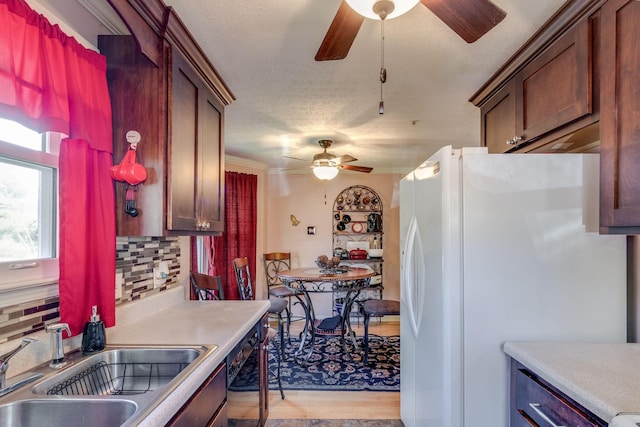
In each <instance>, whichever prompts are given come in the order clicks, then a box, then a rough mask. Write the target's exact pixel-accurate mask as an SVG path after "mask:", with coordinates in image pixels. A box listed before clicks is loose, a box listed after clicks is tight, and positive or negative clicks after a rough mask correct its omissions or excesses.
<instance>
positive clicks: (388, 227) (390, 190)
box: [265, 171, 402, 316]
mask: <svg viewBox="0 0 640 427" xmlns="http://www.w3.org/2000/svg"><path fill="white" fill-rule="evenodd" d="M401 178H402V175H396V174H369V175H366V174H361V173H353V172H344V171H342V172H340V174H339V175H338V177H337V178H335V179H333V180H332V181H329V182H328V183H327V184H324V183H323V182H321V181H320V180H318V179H317V178H315V177H314V176H313V175H312V174H299V175H297V174H296V175H294V174H269V175H268V199H267V214H266V217H267V218H268V224H269V227H268V229H267V240H266V246H265V249H266V251H267V252H276V251H278V252H291V257H292V267H293V268H298V267H313V266H315V264H314V261H315V259H316V258H317V257H318V256H319V255H327V256H331V254H332V241H333V235H332V232H333V211H332V209H333V202H334V200H335V198H336V197H337V195H338V194H339V193H340V192H341V191H342V190H344V189H345V188H347V187H349V186H352V185H365V186H367V187H370V188H372V189H373V190H374V191H375V192H376V193H378V195H379V196H380V198H381V199H382V208H383V230H384V239H383V243H384V245H383V246H384V269H383V278H382V280H383V285H384V298H388V299H396V300H398V299H399V298H400V255H399V249H398V248H399V244H400V236H399V207H398V197H399V194H398V184H399V181H400V179H401ZM325 192H326V198H325ZM292 214H293V215H295V216H296V218H297V219H298V220H299V221H300V224H299V225H298V226H293V225H292V223H291V219H290V216H291V215H292ZM309 226H315V227H316V234H315V235H308V234H307V227H309ZM314 305H315V309H316V313H317V314H318V315H319V316H324V315H327V314H330V312H331V295H330V294H327V295H316V296H315V298H314Z"/></svg>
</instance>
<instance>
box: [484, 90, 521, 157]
mask: <svg viewBox="0 0 640 427" xmlns="http://www.w3.org/2000/svg"><path fill="white" fill-rule="evenodd" d="M515 87H516V85H515V80H510V81H509V82H507V84H506V85H505V86H504V87H503V88H502V89H500V90H499V91H498V92H497V93H496V94H495V95H494V96H493V97H491V99H490V100H489V101H488V102H487V103H486V104H484V105H483V106H482V108H481V109H480V115H481V120H482V121H481V124H480V126H481V133H482V144H483V145H484V146H486V147H487V149H488V150H489V153H504V152H505V151H508V150H510V149H511V148H513V147H514V145H512V144H510V143H509V142H510V141H512V140H513V138H514V137H515V135H516V93H515Z"/></svg>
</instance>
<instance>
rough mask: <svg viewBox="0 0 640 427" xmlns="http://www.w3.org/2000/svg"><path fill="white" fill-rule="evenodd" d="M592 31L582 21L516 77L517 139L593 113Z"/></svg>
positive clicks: (547, 130)
mask: <svg viewBox="0 0 640 427" xmlns="http://www.w3.org/2000/svg"><path fill="white" fill-rule="evenodd" d="M590 29H591V22H590V20H589V19H585V20H583V21H582V22H581V23H579V24H577V25H576V26H575V27H574V28H572V29H571V30H569V31H568V32H567V33H566V34H564V35H563V36H562V37H560V38H559V39H558V40H557V41H556V42H554V43H553V44H552V45H551V46H550V47H549V48H548V49H547V50H546V51H544V52H543V53H542V54H541V55H540V56H538V57H537V58H536V59H534V60H533V61H532V62H531V63H530V64H528V65H527V66H525V67H524V68H523V69H522V70H521V71H520V72H519V73H518V74H517V75H516V77H515V80H516V135H518V136H519V137H521V138H522V139H523V140H524V141H530V140H532V139H534V138H537V137H539V136H541V135H543V134H545V133H547V132H550V131H552V130H554V129H557V128H559V127H561V126H564V125H566V124H568V123H570V122H572V121H574V120H577V119H579V118H581V117H583V116H585V115H587V114H590V113H591V110H592V98H591V92H592V91H591V87H592V82H591V61H592V55H591V53H592V52H591V51H592V49H591V33H590Z"/></svg>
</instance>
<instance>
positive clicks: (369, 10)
mask: <svg viewBox="0 0 640 427" xmlns="http://www.w3.org/2000/svg"><path fill="white" fill-rule="evenodd" d="M345 1H346V2H347V4H348V5H349V6H350V7H351V9H353V10H354V11H356V12H357V13H359V14H360V15H362V16H364V17H365V18H370V19H380V16H378V14H377V13H375V12H374V11H373V9H374V7H373V6H374V5H375V4H376V3H378V2H379V1H380V0H345ZM383 1H389V0H383ZM419 1H420V0H393V1H390V2H391V3H393V5H394V8H393V11H391V12H390V13H389V14H388V15H387V16H386V18H385V19H393V18H395V17H396V16H400V15H404V14H405V13H407V12H408V11H410V10H411V9H413V7H414V6H415V5H416V4H418V2H419Z"/></svg>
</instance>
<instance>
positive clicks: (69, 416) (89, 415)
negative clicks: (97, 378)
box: [0, 399, 138, 427]
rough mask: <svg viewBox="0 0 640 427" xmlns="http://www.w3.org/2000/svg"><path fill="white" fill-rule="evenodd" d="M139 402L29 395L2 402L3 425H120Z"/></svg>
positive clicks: (39, 426)
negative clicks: (48, 397)
mask: <svg viewBox="0 0 640 427" xmlns="http://www.w3.org/2000/svg"><path fill="white" fill-rule="evenodd" d="M137 408H138V405H137V404H136V403H135V402H132V401H130V400H121V399H119V400H107V399H102V400H101V399H62V400H60V399H29V400H18V401H15V402H11V403H7V404H4V405H0V425H2V426H5V427H14V426H15V427H17V426H20V427H41V426H52V425H64V426H65V427H87V426H96V427H97V426H105V427H107V426H109V427H110V426H119V425H121V424H122V423H124V422H125V421H126V420H127V419H128V418H130V417H131V416H132V415H133V414H134V413H135V412H136V410H137Z"/></svg>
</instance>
